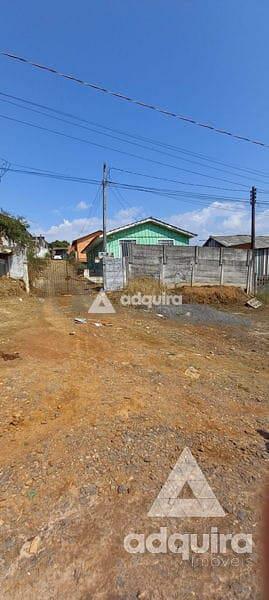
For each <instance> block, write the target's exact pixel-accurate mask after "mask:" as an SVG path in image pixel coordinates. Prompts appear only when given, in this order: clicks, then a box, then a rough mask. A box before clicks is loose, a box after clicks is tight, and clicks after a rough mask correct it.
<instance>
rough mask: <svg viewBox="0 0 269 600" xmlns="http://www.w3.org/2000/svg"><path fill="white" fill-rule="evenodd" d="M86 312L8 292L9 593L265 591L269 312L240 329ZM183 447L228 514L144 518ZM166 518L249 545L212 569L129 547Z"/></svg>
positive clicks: (4, 544)
mask: <svg viewBox="0 0 269 600" xmlns="http://www.w3.org/2000/svg"><path fill="white" fill-rule="evenodd" d="M87 306H88V305H87V302H86V301H85V300H84V299H82V298H80V297H76V298H75V297H74V298H72V297H70V298H69V297H64V298H59V299H46V300H45V301H43V302H40V301H39V300H38V299H35V298H29V299H27V298H23V300H22V301H20V300H19V298H13V299H11V298H9V299H6V300H3V301H2V302H1V307H0V336H1V340H0V369H1V370H0V390H1V406H0V421H1V455H0V482H1V495H0V507H1V514H0V535H1V553H0V575H1V594H0V595H1V598H3V599H8V600H9V599H10V600H11V599H12V600H17V599H23V600H28V599H29V600H30V599H31V600H32V599H35V600H39V599H40V600H41V599H42V600H44V599H46V600H52V599H53V600H54V599H62V598H66V599H68V600H69V599H72V600H78V599H79V600H86V599H94V600H95V599H96V600H101V599H102V600H103V599H104V600H116V599H118V600H120V599H122V600H123V599H124V600H134V599H135V598H140V599H153V600H155V599H156V600H159V599H160V600H161V599H164V600H173V599H178V600H185V599H186V600H187V599H188V600H189V599H190V598H198V599H208V600H209V599H210V600H215V599H216V600H217V599H218V600H223V599H224V598H225V599H234V598H244V599H247V598H248V599H252V600H253V599H255V600H256V599H258V598H260V597H261V582H260V556H259V538H260V523H261V511H262V497H263V494H264V486H265V481H266V479H265V477H266V465H267V460H268V453H267V450H268V448H266V444H267V445H268V437H267V436H268V433H267V432H268V421H267V416H268V406H267V391H268V383H269V374H268V356H269V346H268V339H269V327H268V311H267V312H266V309H262V312H260V313H259V314H258V315H257V312H256V313H254V312H253V313H251V319H252V324H251V326H249V327H246V326H245V327H239V326H234V327H233V328H231V327H226V326H222V325H220V324H211V325H210V326H207V325H199V324H197V323H196V324H192V323H185V322H184V323H182V322H180V321H173V320H169V319H165V318H160V317H158V316H156V315H151V314H147V313H146V312H144V311H138V310H137V311H135V310H128V309H123V308H122V309H121V310H118V311H117V313H116V314H115V315H111V316H110V315H106V316H104V317H102V318H100V316H98V317H95V316H93V315H88V314H87ZM248 314H249V313H248ZM76 316H83V317H86V318H87V324H85V325H76V324H75V323H74V317H76ZM96 322H101V323H102V325H101V326H96V324H95V323H96ZM266 440H267V441H266ZM186 446H187V447H189V448H190V449H191V451H192V453H193V455H194V457H195V458H196V460H197V461H198V463H199V465H200V467H201V469H202V471H203V473H204V475H205V476H206V478H207V480H208V482H209V484H210V486H211V487H212V489H213V491H214V493H215V494H216V497H217V499H218V500H219V502H220V504H221V506H222V507H223V509H224V511H225V513H226V514H225V517H222V518H221V517H214V518H186V519H177V518H171V517H170V518H169V517H161V518H159V517H148V516H147V513H148V511H149V509H150V507H151V505H152V503H153V501H154V500H155V498H156V496H157V495H158V493H159V491H160V489H161V487H162V485H163V484H164V482H165V481H166V479H167V477H168V475H169V473H170V471H171V469H172V468H173V466H174V465H175V463H176V461H177V460H178V458H179V456H180V454H181V452H182V450H183V449H184V448H185V447H186ZM188 493H189V492H188ZM160 527H166V528H167V531H168V535H171V534H172V533H174V532H181V533H185V532H186V533H208V532H210V528H211V527H217V528H218V530H219V531H221V532H223V533H229V532H231V533H234V534H236V533H239V532H245V533H246V534H251V535H252V536H253V539H254V542H255V547H254V550H253V552H252V553H251V554H235V553H234V552H233V551H232V550H231V549H228V551H227V554H226V555H225V556H224V558H225V559H226V563H225V564H224V563H223V562H220V564H213V565H212V563H211V562H210V561H211V559H212V554H210V552H207V553H205V554H202V555H201V554H200V555H198V554H195V556H194V557H196V558H197V557H200V558H201V557H202V558H203V560H204V562H203V564H201V563H200V564H198V563H197V564H196V563H195V561H193V560H192V558H193V557H192V556H190V557H189V560H183V559H182V555H181V554H180V553H179V554H175V553H172V552H169V551H168V552H165V553H153V552H149V551H147V549H146V550H145V552H140V553H130V552H127V551H126V549H125V548H124V538H125V536H127V535H128V534H129V533H131V532H136V533H141V534H144V535H145V537H146V536H148V535H149V534H151V533H153V532H157V531H160ZM234 558H236V559H238V560H239V562H237V563H235V562H232V560H233V559H234ZM222 560H223V556H221V557H220V561H222Z"/></svg>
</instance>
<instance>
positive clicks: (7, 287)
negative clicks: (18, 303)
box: [0, 277, 26, 298]
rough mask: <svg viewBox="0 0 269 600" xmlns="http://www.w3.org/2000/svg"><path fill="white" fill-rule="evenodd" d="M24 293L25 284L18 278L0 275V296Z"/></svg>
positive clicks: (21, 294) (5, 296)
mask: <svg viewBox="0 0 269 600" xmlns="http://www.w3.org/2000/svg"><path fill="white" fill-rule="evenodd" d="M24 294H26V291H25V285H24V283H23V281H21V280H20V279H11V278H10V277H0V298H7V297H8V296H23V295H24Z"/></svg>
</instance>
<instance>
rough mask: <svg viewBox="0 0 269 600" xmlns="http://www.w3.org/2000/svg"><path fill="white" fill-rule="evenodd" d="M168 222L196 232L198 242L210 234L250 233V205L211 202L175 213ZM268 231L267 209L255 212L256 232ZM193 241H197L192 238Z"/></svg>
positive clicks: (263, 232)
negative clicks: (194, 208)
mask: <svg viewBox="0 0 269 600" xmlns="http://www.w3.org/2000/svg"><path fill="white" fill-rule="evenodd" d="M168 222H170V223H174V224H175V225H178V227H182V229H187V230H189V231H192V232H193V233H197V234H198V239H199V240H200V242H202V241H205V240H206V239H207V238H208V237H209V236H210V235H213V234H215V235H217V234H218V235H225V234H227V235H228V234H236V233H250V205H249V204H248V203H244V204H243V203H241V202H221V203H220V202H212V203H211V204H209V205H208V206H206V207H205V208H201V209H196V210H192V211H188V212H185V213H181V214H175V215H172V216H171V217H168ZM268 231H269V209H266V210H261V211H259V212H258V213H257V218H256V232H257V234H260V235H262V234H265V233H268ZM193 243H197V238H194V240H193Z"/></svg>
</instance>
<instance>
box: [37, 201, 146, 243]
mask: <svg viewBox="0 0 269 600" xmlns="http://www.w3.org/2000/svg"><path fill="white" fill-rule="evenodd" d="M142 216H143V215H142V212H141V208H139V207H137V206H131V207H130V208H127V209H126V210H120V211H119V212H117V213H116V214H115V215H114V217H113V218H112V219H110V220H109V223H108V225H109V228H110V229H113V228H114V227H119V226H120V225H124V224H126V223H130V221H133V220H135V219H138V218H142ZM97 229H103V224H102V220H101V218H97V217H92V218H86V217H84V218H80V219H73V220H69V219H63V221H62V222H61V223H59V224H57V225H52V226H51V227H50V228H49V229H48V230H47V231H44V235H45V236H46V239H47V240H48V241H52V240H55V239H62V240H63V239H66V240H68V241H71V240H74V239H76V238H78V237H81V236H83V235H86V234H87V233H90V232H92V231H96V230H97Z"/></svg>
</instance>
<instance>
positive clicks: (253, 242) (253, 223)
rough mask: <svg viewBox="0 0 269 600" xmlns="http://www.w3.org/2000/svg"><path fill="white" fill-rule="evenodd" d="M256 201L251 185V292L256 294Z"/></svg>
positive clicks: (255, 194)
mask: <svg viewBox="0 0 269 600" xmlns="http://www.w3.org/2000/svg"><path fill="white" fill-rule="evenodd" d="M256 200H257V189H256V188H255V186H254V185H253V186H252V188H251V190H250V204H251V250H252V281H253V292H254V294H255V292H256V252H255V247H256V240H255V237H256Z"/></svg>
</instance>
